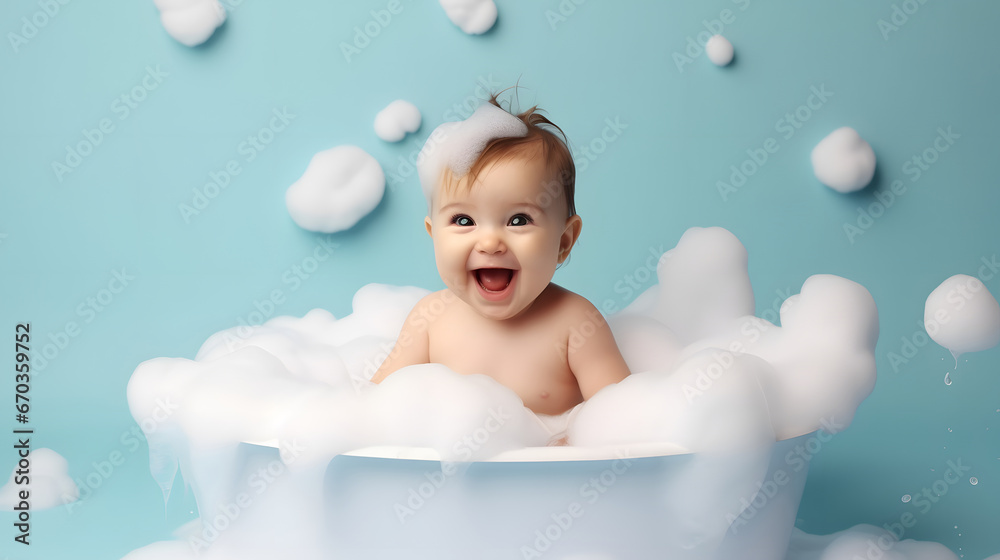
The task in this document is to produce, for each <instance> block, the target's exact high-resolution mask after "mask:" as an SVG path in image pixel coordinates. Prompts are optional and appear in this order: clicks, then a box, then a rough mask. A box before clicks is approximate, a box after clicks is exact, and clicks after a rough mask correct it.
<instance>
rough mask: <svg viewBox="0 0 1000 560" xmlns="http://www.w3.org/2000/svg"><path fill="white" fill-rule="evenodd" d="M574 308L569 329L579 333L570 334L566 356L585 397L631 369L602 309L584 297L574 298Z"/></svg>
mask: <svg viewBox="0 0 1000 560" xmlns="http://www.w3.org/2000/svg"><path fill="white" fill-rule="evenodd" d="M573 308H574V311H573V313H572V315H573V316H574V320H573V322H572V323H571V324H570V329H574V328H575V332H576V333H578V336H575V337H569V340H568V343H567V346H566V348H567V354H568V356H567V359H568V360H569V368H570V370H571V371H572V372H573V375H575V376H576V381H577V383H579V384H580V392H581V393H582V394H583V399H584V400H588V399H590V397H592V396H594V393H596V392H598V391H600V390H601V389H603V388H604V387H607V386H608V385H611V384H612V383H618V382H619V381H621V380H623V379H625V378H626V377H628V376H629V369H628V365H627V364H626V363H625V358H623V357H622V353H621V351H620V350H619V349H618V343H617V342H615V337H614V335H613V334H612V333H611V328H610V327H609V326H608V322H607V321H606V320H605V319H604V316H603V315H601V312H600V311H598V310H597V308H596V307H594V305H593V304H592V303H590V302H589V301H587V300H586V299H585V298H583V297H580V298H579V300H577V301H575V302H574V305H573ZM588 324H589V326H588ZM591 327H593V329H591ZM585 333H592V334H589V336H588V334H585Z"/></svg>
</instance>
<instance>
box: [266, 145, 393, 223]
mask: <svg viewBox="0 0 1000 560" xmlns="http://www.w3.org/2000/svg"><path fill="white" fill-rule="evenodd" d="M383 194H385V173H384V172H383V171H382V166H380V165H379V164H378V161H376V160H375V158H373V157H372V156H371V155H369V154H368V152H365V151H364V150H362V149H361V148H358V147H357V146H337V147H336V148H331V149H329V150H324V151H322V152H319V153H318V154H316V155H314V156H313V158H312V160H311V161H310V162H309V167H307V168H306V172H305V173H303V174H302V177H301V178H299V180H298V181H296V182H295V183H293V184H292V186H290V187H288V191H287V192H286V193H285V204H286V206H287V207H288V213H289V214H290V215H291V216H292V219H293V220H295V223H297V224H298V225H299V226H300V227H302V228H304V229H308V230H310V231H319V232H323V233H334V232H337V231H343V230H345V229H348V228H350V227H352V226H354V224H356V223H358V221H360V220H361V218H363V217H365V216H366V215H368V213H369V212H371V211H372V210H374V209H375V207H376V206H378V203H379V202H381V200H382V195H383Z"/></svg>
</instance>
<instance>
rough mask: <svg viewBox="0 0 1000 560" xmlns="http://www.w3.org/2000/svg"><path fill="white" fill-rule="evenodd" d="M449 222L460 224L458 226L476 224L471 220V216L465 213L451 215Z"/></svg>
mask: <svg viewBox="0 0 1000 560" xmlns="http://www.w3.org/2000/svg"><path fill="white" fill-rule="evenodd" d="M451 223H453V224H457V225H460V226H474V225H476V223H475V222H473V221H472V218H470V217H468V216H466V215H465V214H455V215H454V216H452V217H451Z"/></svg>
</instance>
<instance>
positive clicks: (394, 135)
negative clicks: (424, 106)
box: [375, 99, 420, 142]
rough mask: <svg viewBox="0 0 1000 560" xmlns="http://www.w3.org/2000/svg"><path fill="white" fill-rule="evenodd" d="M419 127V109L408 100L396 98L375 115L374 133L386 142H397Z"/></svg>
mask: <svg viewBox="0 0 1000 560" xmlns="http://www.w3.org/2000/svg"><path fill="white" fill-rule="evenodd" d="M419 128H420V110H419V109H417V106H416V105H414V104H413V103H410V102H409V101H404V100H402V99H397V100H395V101H393V102H392V103H390V104H388V105H386V107H385V109H382V110H381V111H379V112H378V114H377V115H375V134H377V135H378V137H379V138H381V139H382V140H385V141H386V142H399V141H400V140H402V139H403V137H404V136H406V133H408V132H416V131H417V129H419Z"/></svg>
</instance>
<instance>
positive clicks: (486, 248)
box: [476, 231, 507, 255]
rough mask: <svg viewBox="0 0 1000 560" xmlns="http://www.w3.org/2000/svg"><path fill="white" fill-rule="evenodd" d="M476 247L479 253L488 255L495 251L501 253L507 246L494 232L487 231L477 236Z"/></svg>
mask: <svg viewBox="0 0 1000 560" xmlns="http://www.w3.org/2000/svg"><path fill="white" fill-rule="evenodd" d="M476 249H477V250H478V251H479V252H480V253H485V254H488V255H493V254H496V253H503V252H504V251H506V250H507V246H506V245H504V242H503V239H501V237H500V236H499V235H497V234H496V233H495V232H492V231H487V232H483V234H482V235H481V236H480V237H479V240H478V242H477V243H476Z"/></svg>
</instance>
